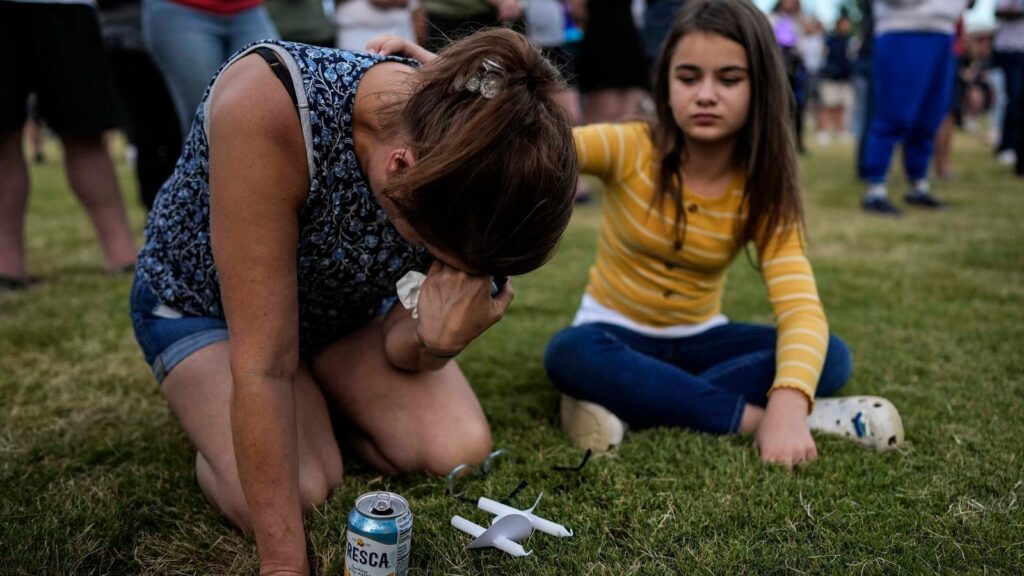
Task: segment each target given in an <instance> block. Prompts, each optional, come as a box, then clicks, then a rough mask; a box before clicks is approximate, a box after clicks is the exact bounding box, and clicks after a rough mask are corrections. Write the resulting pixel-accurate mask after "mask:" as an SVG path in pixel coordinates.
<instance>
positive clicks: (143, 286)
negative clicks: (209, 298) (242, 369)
mask: <svg viewBox="0 0 1024 576" xmlns="http://www.w3.org/2000/svg"><path fill="white" fill-rule="evenodd" d="M130 314H131V317H132V328H133V329H134V330H135V340H136V341H137V342H138V343H139V348H141V349H142V355H143V356H144V357H145V358H146V363H147V364H149V367H150V369H151V370H152V371H153V376H155V377H156V381H157V382H158V383H162V382H163V381H164V378H165V377H166V376H167V374H168V373H169V372H170V371H171V369H173V368H174V367H175V366H177V365H178V363H179V362H181V361H182V360H184V359H185V358H188V357H189V356H190V355H191V354H192V353H193V352H196V351H197V350H199V349H200V348H203V347H205V346H209V345H210V344H214V343H216V342H221V341H224V340H227V339H228V325H227V322H225V321H224V319H223V318H213V317H206V316H184V315H182V314H179V313H175V312H174V311H173V310H169V309H164V308H163V307H162V306H161V305H160V299H159V298H157V296H156V293H154V292H153V289H152V288H150V287H149V284H147V283H146V282H145V281H143V280H141V279H140V278H139V277H138V276H135V281H134V282H132V294H131V300H130Z"/></svg>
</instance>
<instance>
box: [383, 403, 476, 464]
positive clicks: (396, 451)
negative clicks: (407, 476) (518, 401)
mask: <svg viewBox="0 0 1024 576" xmlns="http://www.w3.org/2000/svg"><path fill="white" fill-rule="evenodd" d="M418 428H419V430H418V431H417V434H416V435H415V438H409V439H406V440H405V441H396V442H394V443H393V444H392V445H391V446H389V447H383V448H382V449H381V452H382V454H383V455H384V457H385V458H386V459H387V460H388V462H390V463H391V464H392V465H393V466H394V468H395V470H396V471H397V472H398V473H406V472H426V473H428V474H435V475H439V476H440V475H444V474H447V473H448V472H450V471H451V469H452V468H454V467H456V466H458V465H459V464H477V463H480V462H483V461H484V459H486V458H487V455H488V454H489V453H490V451H491V446H492V440H491V429H490V426H488V424H487V420H486V419H484V417H483V415H482V414H481V415H480V416H479V417H477V416H475V415H473V416H466V417H462V418H459V420H458V421H457V422H437V421H436V420H431V419H429V418H427V419H426V421H424V422H423V423H422V424H421V425H420V426H419V427H418Z"/></svg>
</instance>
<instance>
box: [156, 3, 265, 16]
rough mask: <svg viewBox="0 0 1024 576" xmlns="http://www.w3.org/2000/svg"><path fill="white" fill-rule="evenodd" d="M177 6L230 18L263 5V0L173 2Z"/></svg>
mask: <svg viewBox="0 0 1024 576" xmlns="http://www.w3.org/2000/svg"><path fill="white" fill-rule="evenodd" d="M171 1H172V2H174V3H175V4H181V5H182V6H188V7H189V8H195V9H196V10H202V11H203V12H210V13H212V14H221V15H223V16H230V15H231V14H238V13H239V12H241V11H242V10H248V9H250V8H255V7H257V6H259V5H260V4H261V3H262V0H171Z"/></svg>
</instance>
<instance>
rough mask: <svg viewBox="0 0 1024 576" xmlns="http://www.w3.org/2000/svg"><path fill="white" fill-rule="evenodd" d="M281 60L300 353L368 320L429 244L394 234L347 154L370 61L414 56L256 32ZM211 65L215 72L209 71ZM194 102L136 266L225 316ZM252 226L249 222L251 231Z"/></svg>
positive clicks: (161, 285) (177, 299)
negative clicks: (289, 114)
mask: <svg viewBox="0 0 1024 576" xmlns="http://www.w3.org/2000/svg"><path fill="white" fill-rule="evenodd" d="M258 46H264V47H267V48H270V49H272V50H274V52H275V53H276V54H277V55H278V57H279V59H280V60H281V61H283V62H284V63H285V64H286V66H287V67H288V69H289V72H290V74H291V76H292V82H293V84H294V88H295V93H296V99H297V100H298V109H299V116H300V118H301V121H302V129H303V130H302V131H303V136H304V138H305V141H306V156H307V165H308V166H307V168H308V170H309V175H310V188H309V192H308V195H307V198H306V202H305V204H304V206H303V207H302V210H301V211H300V213H299V244H298V253H297V264H298V287H299V318H298V319H297V321H298V323H299V339H300V342H299V345H300V350H301V352H302V354H303V356H306V357H309V356H311V355H313V354H315V353H316V352H318V351H320V350H321V349H323V348H324V347H325V346H327V345H328V344H330V343H331V342H333V341H335V340H337V339H338V338H340V337H342V336H344V335H346V334H348V333H350V332H352V331H353V330H355V329H356V328H358V327H359V326H362V325H363V324H365V323H366V322H368V321H370V320H371V319H372V318H373V317H374V316H375V315H376V314H377V312H378V310H379V309H380V307H381V306H382V304H384V302H385V300H387V299H389V298H391V297H393V296H394V294H395V282H396V281H398V280H399V279H400V278H401V277H402V276H404V275H405V274H406V273H407V272H408V271H410V270H419V271H423V270H424V269H425V266H426V264H427V262H428V254H427V253H426V251H425V250H423V249H422V248H419V247H414V246H412V245H410V244H409V243H408V242H406V241H405V239H404V238H402V236H401V235H399V234H398V232H397V231H396V230H395V228H394V227H393V226H392V225H391V222H390V221H389V220H388V218H387V217H386V216H385V213H384V211H383V210H382V209H381V207H380V206H379V205H378V204H377V202H376V201H375V199H374V197H373V193H372V192H371V191H370V188H369V185H368V183H367V181H366V178H365V177H364V176H363V173H362V171H361V169H360V167H359V163H358V162H357V160H356V153H355V148H354V147H353V141H352V117H353V108H354V103H355V95H356V88H357V87H358V86H359V81H360V79H361V78H362V76H363V74H364V73H366V71H367V70H369V69H370V67H371V66H373V65H374V64H377V63H379V62H382V61H386V60H394V61H400V62H404V63H407V64H413V65H415V63H414V62H412V61H409V60H404V59H400V58H393V57H381V56H374V55H370V54H360V53H353V52H347V51H343V50H332V49H325V48H318V47H313V46H307V45H304V44H295V43H290V42H276V41H275V42H269V41H268V42H261V43H258V44H255V45H251V46H248V47H246V48H243V49H242V50H241V51H239V52H238V53H237V54H236V55H235V56H234V57H232V58H231V59H230V60H229V61H228V63H226V64H225V65H224V66H223V67H222V68H221V70H223V69H224V68H226V67H227V66H228V65H230V63H231V62H233V61H235V60H237V59H238V58H240V57H242V56H245V55H246V54H248V53H249V52H251V51H252V50H253V49H254V48H256V47H258ZM218 75H219V72H218ZM212 88H213V86H212V85H211V87H210V88H208V89H207V91H206V95H205V96H204V97H203V104H202V105H201V106H200V107H199V109H198V110H197V111H196V116H195V118H194V121H193V124H192V129H191V131H190V132H189V134H188V137H187V139H186V142H185V146H184V151H183V153H182V155H181V158H180V159H179V160H178V163H177V166H176V167H175V169H174V173H173V174H172V175H171V177H170V178H169V179H168V181H167V182H166V183H165V184H164V185H163V187H162V188H161V190H160V192H159V194H158V195H157V198H156V201H155V203H154V206H153V211H152V212H151V213H150V215H149V221H148V223H147V224H146V242H145V246H144V247H143V248H142V251H141V252H140V254H139V257H138V263H137V268H138V274H139V276H140V278H141V279H142V280H144V281H146V282H147V283H148V284H149V286H150V287H151V288H152V289H153V292H155V293H156V295H157V296H158V297H159V299H160V301H161V303H162V304H164V305H166V306H169V307H171V308H174V309H176V310H178V311H180V312H182V313H183V314H185V315H192V316H213V317H219V318H223V317H224V310H223V308H222V306H221V293H220V281H219V277H218V275H217V268H216V266H215V265H214V261H213V251H212V250H211V247H210V186H209V142H208V140H207V136H208V132H209V120H208V99H209V95H210V91H211V90H212ZM253 233H254V234H256V233H259V231H258V230H254V231H253Z"/></svg>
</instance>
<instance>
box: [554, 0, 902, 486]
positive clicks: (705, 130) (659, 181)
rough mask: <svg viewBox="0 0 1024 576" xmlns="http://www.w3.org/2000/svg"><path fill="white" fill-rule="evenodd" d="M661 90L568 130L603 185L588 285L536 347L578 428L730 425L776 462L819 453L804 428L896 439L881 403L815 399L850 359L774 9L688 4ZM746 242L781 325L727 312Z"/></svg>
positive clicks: (595, 433)
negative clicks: (810, 194)
mask: <svg viewBox="0 0 1024 576" xmlns="http://www.w3.org/2000/svg"><path fill="white" fill-rule="evenodd" d="M653 96H654V101H655V106H656V113H657V117H656V119H655V120H654V121H653V122H652V123H651V124H650V125H648V124H645V123H639V122H637V123H627V124H602V125H594V126H586V127H581V128H577V129H576V130H575V139H576V147H577V151H578V154H579V158H580V170H581V172H583V173H589V174H592V175H595V176H597V177H599V178H601V180H603V181H604V184H605V191H606V192H605V201H604V208H603V217H602V221H601V227H600V238H599V241H598V249H597V259H596V263H595V264H594V266H593V268H591V270H590V281H589V284H588V285H587V288H586V294H585V295H584V296H583V301H582V304H581V305H580V308H579V310H578V312H577V314H576V318H575V320H574V321H573V324H572V326H571V327H569V328H566V329H565V330H563V331H561V332H560V333H558V334H557V335H555V337H554V338H553V339H552V340H551V342H550V343H549V344H548V347H547V351H546V354H545V366H546V369H547V372H548V374H549V376H550V378H551V380H552V381H553V382H554V384H555V385H556V386H557V387H558V388H559V389H560V390H561V391H562V392H563V396H562V406H561V422H562V426H563V427H564V428H565V430H566V431H567V432H568V433H569V435H570V437H571V438H572V440H573V441H574V442H575V443H576V444H577V445H578V446H580V447H584V448H591V449H594V450H606V449H608V448H609V446H613V445H615V444H618V442H619V441H620V440H621V439H622V435H623V432H624V430H625V427H626V425H627V424H628V425H632V426H635V427H653V426H679V427H684V428H689V429H692V430H698V431H703V432H709V433H713V434H732V433H737V432H739V433H744V434H753V435H754V437H755V444H756V446H757V448H758V450H759V451H760V455H761V458H762V460H765V461H770V462H778V463H781V464H784V465H786V466H792V465H793V464H796V463H800V462H806V461H809V460H812V459H814V458H815V457H816V455H817V451H816V447H815V443H814V439H813V438H812V437H811V433H810V430H811V429H812V428H814V429H820V430H823V431H827V432H836V433H840V434H844V435H847V436H850V437H852V438H855V439H857V440H859V441H861V442H864V443H867V444H871V445H873V446H877V447H888V446H891V445H895V444H898V443H899V442H901V441H902V437H903V430H902V424H901V422H900V418H899V415H898V413H897V412H896V410H895V408H894V407H893V406H892V404H891V403H889V402H888V401H885V400H883V399H880V398H864V397H861V398H848V399H845V400H832V401H830V400H822V399H817V400H816V397H817V396H829V395H832V394H835V393H836V392H837V391H838V390H839V389H840V388H841V387H842V386H843V385H844V384H845V383H846V381H847V379H848V378H849V376H850V371H851V367H852V361H851V356H850V352H849V350H848V349H847V347H846V345H845V344H844V343H843V341H842V340H840V339H839V338H838V337H836V336H834V335H831V334H830V333H829V328H828V322H827V320H826V318H825V313H824V310H823V308H822V304H821V301H820V299H819V297H818V291H817V288H816V286H815V281H814V275H813V272H812V271H811V265H810V263H809V262H808V260H807V256H806V253H805V244H804V231H803V213H802V208H801V201H800V195H799V190H798V185H797V161H796V154H795V149H794V135H793V130H792V126H791V122H790V119H791V116H790V109H791V106H792V95H791V93H790V90H789V86H788V83H787V78H786V70H785V67H784V65H783V62H782V57H781V54H780V52H779V48H778V46H777V45H776V42H775V38H774V35H773V33H772V28H771V26H770V24H769V23H768V19H767V18H766V17H765V16H764V14H762V13H761V12H760V11H758V9H757V8H755V7H754V5H753V4H751V3H750V2H747V1H744V0H694V1H692V2H687V3H686V4H685V7H684V9H683V11H682V12H681V14H680V15H679V16H678V17H677V19H676V21H675V23H674V25H673V27H672V30H671V32H670V34H669V36H668V38H667V41H666V43H665V44H664V47H663V49H662V53H661V55H660V59H659V62H658V64H657V67H656V78H655V90H654V95H653ZM748 244H752V246H753V248H754V250H755V251H756V266H757V267H758V269H759V270H760V272H761V276H762V277H763V279H764V282H765V286H766V287H767V291H768V299H769V302H770V303H771V306H772V310H773V312H774V315H775V320H776V325H775V326H774V327H773V326H759V325H753V324H743V323H738V322H730V321H729V320H728V319H727V318H726V317H725V316H723V315H722V313H721V307H722V292H723V290H724V288H725V278H726V271H727V268H728V266H729V264H730V263H731V262H732V261H733V260H734V259H735V258H736V257H737V255H738V254H740V253H741V252H744V250H746V249H747V247H748ZM809 414H810V417H808V415H809Z"/></svg>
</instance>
